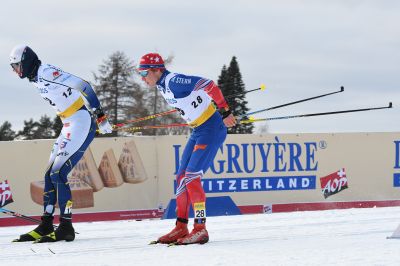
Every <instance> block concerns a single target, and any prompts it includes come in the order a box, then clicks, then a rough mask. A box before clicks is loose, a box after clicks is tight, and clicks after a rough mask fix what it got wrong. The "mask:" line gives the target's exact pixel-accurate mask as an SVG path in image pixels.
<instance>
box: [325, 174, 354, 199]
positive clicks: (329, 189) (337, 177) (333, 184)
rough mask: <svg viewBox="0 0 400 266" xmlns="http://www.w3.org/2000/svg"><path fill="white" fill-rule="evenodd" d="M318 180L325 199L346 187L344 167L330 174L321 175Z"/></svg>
mask: <svg viewBox="0 0 400 266" xmlns="http://www.w3.org/2000/svg"><path fill="white" fill-rule="evenodd" d="M320 181H321V188H322V193H323V194H324V197H325V199H326V198H328V197H329V196H331V195H334V194H336V193H339V192H340V191H342V190H344V189H346V188H348V182H347V176H346V172H345V170H344V168H342V169H340V170H339V171H337V172H335V173H332V174H330V175H327V176H324V177H321V178H320Z"/></svg>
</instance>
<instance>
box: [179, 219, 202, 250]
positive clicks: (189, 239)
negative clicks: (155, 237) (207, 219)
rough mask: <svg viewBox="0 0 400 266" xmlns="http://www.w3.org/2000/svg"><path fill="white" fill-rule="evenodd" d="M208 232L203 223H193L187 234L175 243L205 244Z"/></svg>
mask: <svg viewBox="0 0 400 266" xmlns="http://www.w3.org/2000/svg"><path fill="white" fill-rule="evenodd" d="M208 239H209V237H208V232H207V229H206V225H205V224H198V223H195V224H194V228H193V230H192V232H190V234H189V235H187V236H185V237H182V238H179V239H178V241H177V243H178V244H179V245H189V244H205V243H207V242H208Z"/></svg>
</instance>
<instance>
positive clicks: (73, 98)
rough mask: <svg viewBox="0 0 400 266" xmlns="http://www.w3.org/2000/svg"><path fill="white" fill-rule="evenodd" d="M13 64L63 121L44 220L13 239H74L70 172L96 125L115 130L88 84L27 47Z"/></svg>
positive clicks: (50, 168)
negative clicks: (56, 209) (56, 221)
mask: <svg viewBox="0 0 400 266" xmlns="http://www.w3.org/2000/svg"><path fill="white" fill-rule="evenodd" d="M10 64H11V67H12V68H13V70H14V71H15V72H16V73H17V74H18V76H19V77H20V78H21V79H24V78H28V80H29V82H31V83H32V84H33V85H34V86H35V87H36V88H37V90H38V92H39V93H40V95H41V96H42V97H43V99H44V100H46V101H47V103H48V104H50V105H51V106H52V107H53V108H54V109H55V110H56V112H57V115H58V116H59V117H60V118H61V120H62V122H63V128H62V131H61V133H60V135H59V137H58V138H57V140H56V142H55V143H54V145H53V149H52V151H51V155H50V159H49V164H48V168H47V171H46V173H45V176H44V179H45V187H44V195H43V202H44V204H43V205H44V206H43V207H44V213H43V215H42V217H41V220H42V222H41V224H40V225H39V226H38V227H36V228H35V229H34V230H32V231H30V232H29V233H27V234H23V235H21V236H20V237H19V238H18V239H15V240H14V241H16V242H24V241H35V242H39V243H41V242H55V241H60V240H66V241H73V240H74V239H75V231H74V228H73V226H72V212H71V211H72V198H71V189H70V186H69V184H68V179H67V176H68V173H69V172H70V171H71V170H72V168H73V167H74V166H75V165H76V163H77V162H78V161H79V160H80V159H81V158H82V156H83V154H84V152H85V150H86V149H87V148H88V146H89V144H90V143H91V142H92V140H93V138H94V136H95V132H96V122H97V125H98V128H99V132H100V133H102V134H105V133H111V132H112V127H111V125H110V123H109V122H108V120H107V117H106V115H105V114H104V112H103V111H102V109H101V106H100V102H99V100H98V98H97V96H96V94H95V92H94V90H93V88H92V87H91V85H90V84H89V83H88V82H86V81H84V80H83V79H81V78H79V77H77V76H74V75H72V74H69V73H67V72H64V71H62V70H61V69H59V68H57V67H55V66H52V65H49V64H43V63H42V62H41V61H40V60H39V58H38V56H37V55H36V54H35V52H34V51H33V50H32V49H31V48H29V47H28V46H26V45H18V46H16V47H15V48H14V49H13V50H12V51H11V54H10ZM56 203H58V206H59V208H60V225H59V226H58V227H57V229H56V230H55V231H54V229H53V219H54V217H53V214H54V206H55V205H56Z"/></svg>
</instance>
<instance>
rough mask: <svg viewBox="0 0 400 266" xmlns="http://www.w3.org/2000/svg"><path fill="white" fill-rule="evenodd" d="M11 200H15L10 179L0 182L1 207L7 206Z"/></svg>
mask: <svg viewBox="0 0 400 266" xmlns="http://www.w3.org/2000/svg"><path fill="white" fill-rule="evenodd" d="M11 202H13V199H12V194H11V189H10V185H9V184H8V181H7V180H5V181H3V182H0V207H3V206H6V205H7V204H9V203H11Z"/></svg>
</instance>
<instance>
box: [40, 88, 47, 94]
mask: <svg viewBox="0 0 400 266" xmlns="http://www.w3.org/2000/svg"><path fill="white" fill-rule="evenodd" d="M39 93H41V94H44V93H49V91H48V90H47V88H39Z"/></svg>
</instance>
